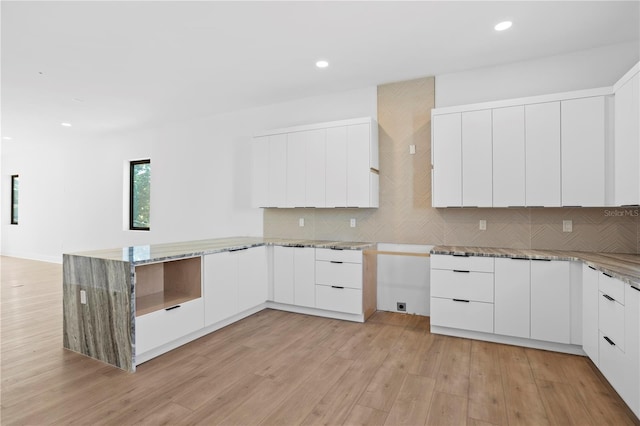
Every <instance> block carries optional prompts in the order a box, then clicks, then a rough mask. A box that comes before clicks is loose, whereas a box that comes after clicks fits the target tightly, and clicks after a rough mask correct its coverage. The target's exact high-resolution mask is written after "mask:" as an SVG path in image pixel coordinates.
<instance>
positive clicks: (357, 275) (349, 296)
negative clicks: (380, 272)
mask: <svg viewBox="0 0 640 426" xmlns="http://www.w3.org/2000/svg"><path fill="white" fill-rule="evenodd" d="M315 269H316V277H315V283H316V308H319V309H325V310H328V311H335V312H344V313H349V314H362V312H363V299H362V273H363V271H362V252H361V251H359V250H332V249H320V248H319V249H316V267H315Z"/></svg>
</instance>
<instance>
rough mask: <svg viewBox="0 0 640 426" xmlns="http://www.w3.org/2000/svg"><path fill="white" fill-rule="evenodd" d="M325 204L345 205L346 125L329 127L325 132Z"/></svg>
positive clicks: (331, 205)
mask: <svg viewBox="0 0 640 426" xmlns="http://www.w3.org/2000/svg"><path fill="white" fill-rule="evenodd" d="M325 183H326V186H325V188H326V191H325V194H326V200H325V201H326V206H327V207H344V206H346V205H347V126H338V127H330V128H328V129H327V133H326V175H325Z"/></svg>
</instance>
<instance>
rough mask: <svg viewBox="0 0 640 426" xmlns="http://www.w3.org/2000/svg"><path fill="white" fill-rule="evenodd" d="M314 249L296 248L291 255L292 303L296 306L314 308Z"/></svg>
mask: <svg viewBox="0 0 640 426" xmlns="http://www.w3.org/2000/svg"><path fill="white" fill-rule="evenodd" d="M315 263H316V249H315V248H313V247H296V248H295V249H294V253H293V265H294V274H293V275H294V276H293V282H294V290H293V295H294V297H293V299H294V303H295V304H296V305H298V306H307V307H311V308H313V307H315V306H316V288H315V287H316V283H315V279H314V278H315Z"/></svg>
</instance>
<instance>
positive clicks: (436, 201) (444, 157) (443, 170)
mask: <svg viewBox="0 0 640 426" xmlns="http://www.w3.org/2000/svg"><path fill="white" fill-rule="evenodd" d="M431 124H432V126H433V137H432V161H433V172H432V204H433V207H458V206H461V205H462V161H461V159H462V115H461V114H460V113H453V114H442V115H434V116H433V118H432V121H431Z"/></svg>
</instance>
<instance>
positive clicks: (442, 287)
mask: <svg viewBox="0 0 640 426" xmlns="http://www.w3.org/2000/svg"><path fill="white" fill-rule="evenodd" d="M431 296H433V297H444V298H448V299H465V300H473V301H476V302H487V303H493V274H490V273H486V272H455V271H446V270H441V269H432V270H431Z"/></svg>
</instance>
